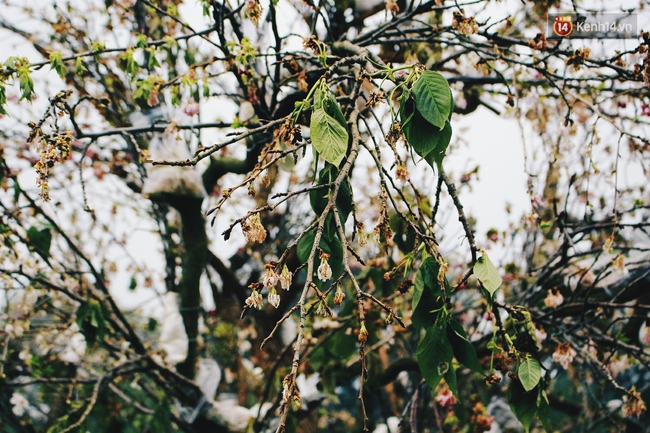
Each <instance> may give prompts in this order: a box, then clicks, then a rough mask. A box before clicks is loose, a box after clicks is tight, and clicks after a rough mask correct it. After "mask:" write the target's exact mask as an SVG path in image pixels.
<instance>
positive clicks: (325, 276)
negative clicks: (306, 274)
mask: <svg viewBox="0 0 650 433" xmlns="http://www.w3.org/2000/svg"><path fill="white" fill-rule="evenodd" d="M329 258H330V255H329V254H327V253H321V255H320V260H321V261H320V266H318V279H319V280H321V281H327V280H329V279H330V278H332V268H331V267H330V264H329V263H328V262H327V260H328V259H329Z"/></svg>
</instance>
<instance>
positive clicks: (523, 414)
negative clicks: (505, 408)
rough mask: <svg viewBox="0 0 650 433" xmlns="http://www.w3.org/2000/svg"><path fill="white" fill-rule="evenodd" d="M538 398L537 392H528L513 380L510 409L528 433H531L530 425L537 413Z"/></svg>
mask: <svg viewBox="0 0 650 433" xmlns="http://www.w3.org/2000/svg"><path fill="white" fill-rule="evenodd" d="M537 396H538V392H537V390H533V391H529V392H526V390H524V388H523V387H522V386H521V384H520V383H519V382H518V381H516V380H513V381H512V382H511V383H510V388H508V403H509V404H510V409H511V410H512V413H514V414H515V416H516V417H517V419H518V420H519V422H520V423H521V424H522V425H523V426H524V430H525V431H526V433H528V432H529V431H530V424H531V423H532V422H533V419H535V415H536V413H537Z"/></svg>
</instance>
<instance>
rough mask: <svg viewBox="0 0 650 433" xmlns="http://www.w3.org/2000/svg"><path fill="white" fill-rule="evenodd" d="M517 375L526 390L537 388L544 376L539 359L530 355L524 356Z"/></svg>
mask: <svg viewBox="0 0 650 433" xmlns="http://www.w3.org/2000/svg"><path fill="white" fill-rule="evenodd" d="M517 376H519V380H520V381H521V385H522V386H523V387H524V390H526V392H528V391H530V390H532V389H533V388H535V387H536V386H537V384H538V383H539V380H540V379H541V378H542V367H541V366H540V365H539V361H537V360H536V359H535V358H532V357H530V356H527V357H526V358H524V359H523V360H522V361H521V362H520V363H519V368H517Z"/></svg>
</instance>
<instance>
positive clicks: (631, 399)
mask: <svg viewBox="0 0 650 433" xmlns="http://www.w3.org/2000/svg"><path fill="white" fill-rule="evenodd" d="M14 395H15V394H14ZM623 402H624V405H623V411H624V412H625V416H629V417H632V416H635V417H637V418H638V417H639V415H641V414H642V413H643V412H645V410H646V406H645V402H644V401H643V399H642V398H641V393H640V392H639V391H637V390H636V389H635V388H634V387H632V389H631V390H630V392H629V394H628V395H626V396H624V397H623Z"/></svg>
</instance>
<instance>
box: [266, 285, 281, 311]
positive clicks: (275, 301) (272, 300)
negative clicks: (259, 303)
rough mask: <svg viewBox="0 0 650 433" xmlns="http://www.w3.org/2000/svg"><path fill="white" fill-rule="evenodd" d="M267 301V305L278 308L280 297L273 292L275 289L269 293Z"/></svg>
mask: <svg viewBox="0 0 650 433" xmlns="http://www.w3.org/2000/svg"><path fill="white" fill-rule="evenodd" d="M267 299H268V301H269V304H271V305H273V306H274V307H275V308H278V306H279V305H280V295H278V292H277V291H276V290H275V287H274V288H272V289H271V290H270V291H269V294H268V296H267Z"/></svg>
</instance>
